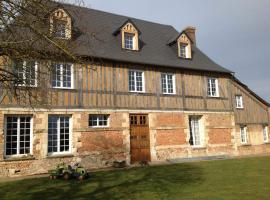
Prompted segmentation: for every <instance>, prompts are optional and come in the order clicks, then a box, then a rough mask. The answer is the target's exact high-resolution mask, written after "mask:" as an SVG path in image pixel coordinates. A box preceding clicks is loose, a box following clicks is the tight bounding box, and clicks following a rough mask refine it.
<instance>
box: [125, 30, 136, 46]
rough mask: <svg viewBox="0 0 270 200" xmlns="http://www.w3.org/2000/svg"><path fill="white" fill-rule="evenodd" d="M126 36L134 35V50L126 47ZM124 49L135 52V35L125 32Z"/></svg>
mask: <svg viewBox="0 0 270 200" xmlns="http://www.w3.org/2000/svg"><path fill="white" fill-rule="evenodd" d="M126 35H132V48H127V47H126ZM124 48H125V49H127V50H135V34H134V33H129V32H124Z"/></svg>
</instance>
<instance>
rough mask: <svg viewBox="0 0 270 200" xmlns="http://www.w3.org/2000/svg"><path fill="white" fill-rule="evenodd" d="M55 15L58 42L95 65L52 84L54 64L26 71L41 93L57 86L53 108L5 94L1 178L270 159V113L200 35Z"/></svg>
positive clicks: (60, 66) (60, 11) (96, 15)
mask: <svg viewBox="0 0 270 200" xmlns="http://www.w3.org/2000/svg"><path fill="white" fill-rule="evenodd" d="M78 13H79V14H78ZM80 15H83V18H80ZM52 16H53V17H52V18H51V23H53V26H52V27H51V29H56V32H55V33H56V37H59V38H60V39H63V40H66V41H67V42H70V43H76V42H79V43H80V45H78V46H77V47H76V48H74V49H73V51H74V52H75V54H76V55H78V56H80V57H83V58H86V60H87V58H89V59H88V60H89V63H86V64H84V66H81V65H80V64H78V63H67V62H63V61H57V62H52V65H53V68H54V69H55V70H54V71H53V72H52V73H53V74H52V78H51V80H50V81H48V82H47V83H42V84H41V83H40V82H38V81H36V78H37V77H36V71H37V70H42V66H43V64H44V62H47V61H44V60H36V61H27V60H25V61H24V62H21V63H20V64H21V65H25V66H26V67H28V68H29V70H28V71H27V73H26V72H24V73H23V74H22V75H23V76H24V77H26V78H28V79H29V80H28V81H27V85H28V86H29V85H30V86H31V87H33V90H39V89H41V88H42V87H43V84H49V85H50V91H49V92H50V94H51V98H48V99H47V101H49V102H50V109H48V108H46V107H42V105H41V106H38V107H36V108H35V109H33V108H31V107H27V106H26V105H22V104H20V102H18V101H15V100H14V99H13V98H12V97H10V96H9V95H6V96H4V95H0V98H1V104H0V176H6V175H13V174H30V173H44V172H47V170H48V169H50V168H52V167H54V166H55V165H56V164H58V163H60V162H66V163H72V162H81V163H82V164H83V165H84V166H86V167H87V168H98V167H106V166H111V164H112V163H113V161H116V160H117V161H122V160H125V161H126V162H127V163H128V164H133V163H136V162H140V161H164V160H173V159H179V158H194V157H207V156H242V155H251V154H262V153H269V152H270V144H269V128H268V126H269V104H268V103H267V102H266V101H264V100H263V99H262V98H260V97H259V96H257V95H256V94H255V93H254V92H252V91H251V90H250V89H249V88H248V87H247V86H245V85H244V84H243V83H241V82H240V81H239V80H237V79H236V78H235V77H234V75H233V73H232V72H231V71H230V70H227V69H225V68H223V67H221V66H220V65H218V64H216V63H215V62H213V61H212V60H211V59H210V58H209V57H207V56H206V55H205V54H204V53H203V52H202V51H201V50H200V49H199V48H198V47H197V46H196V34H195V28H193V27H188V28H186V29H184V30H183V31H181V32H178V31H177V30H176V29H174V28H173V27H172V26H169V25H163V24H158V23H153V22H148V21H144V20H139V19H134V18H129V17H125V16H120V15H116V14H111V13H107V12H102V11H97V10H93V9H89V8H84V7H78V6H72V5H61V6H60V7H58V8H56V9H55V10H53V11H52ZM54 20H56V21H54ZM78 30H80V34H77V33H78ZM74 32H76V34H74ZM90 35H91V37H90ZM93 35H94V36H95V37H92V36H93ZM27 63H28V64H27ZM21 87H24V86H23V85H22V86H21Z"/></svg>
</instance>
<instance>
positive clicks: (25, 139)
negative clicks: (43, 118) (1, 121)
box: [5, 116, 32, 156]
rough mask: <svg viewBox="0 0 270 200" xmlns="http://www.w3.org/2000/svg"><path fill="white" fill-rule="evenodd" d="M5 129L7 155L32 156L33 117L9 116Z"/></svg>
mask: <svg viewBox="0 0 270 200" xmlns="http://www.w3.org/2000/svg"><path fill="white" fill-rule="evenodd" d="M5 127H6V128H5V155H6V156H16V155H27V154H31V137H32V118H31V116H8V117H6V124H5Z"/></svg>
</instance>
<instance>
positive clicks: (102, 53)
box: [61, 4, 231, 73]
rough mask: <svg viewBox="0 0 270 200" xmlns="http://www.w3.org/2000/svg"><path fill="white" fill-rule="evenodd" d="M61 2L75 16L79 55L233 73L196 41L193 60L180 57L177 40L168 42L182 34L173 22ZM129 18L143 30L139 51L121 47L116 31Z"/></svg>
mask: <svg viewBox="0 0 270 200" xmlns="http://www.w3.org/2000/svg"><path fill="white" fill-rule="evenodd" d="M61 6H62V7H63V8H64V9H65V10H66V11H67V12H68V13H69V14H70V15H71V16H72V20H73V27H74V28H75V29H77V30H78V32H79V34H77V35H76V37H75V39H74V41H73V42H74V43H78V45H75V48H74V52H75V53H76V54H77V55H80V56H92V57H98V58H104V59H110V60H116V61H123V62H130V63H140V64H147V65H153V66H164V67H174V68H182V69H192V70H203V71H215V72H222V73H231V71H229V70H227V69H225V68H223V67H221V66H220V65H218V64H217V63H215V62H213V61H212V60H211V59H210V58H209V57H207V56H206V55H205V54H204V53H203V52H202V51H201V50H199V49H198V48H197V47H196V46H194V45H193V46H192V51H193V57H192V59H191V60H187V59H181V58H179V57H178V56H177V47H176V44H175V45H173V46H169V45H168V43H170V41H172V39H174V38H175V37H176V36H177V35H179V32H178V31H177V30H175V29H174V27H172V26H169V25H162V24H158V23H153V22H148V21H144V20H140V19H135V18H129V17H126V16H121V15H116V14H112V13H107V12H102V11H98V10H94V9H89V8H85V7H78V6H74V5H68V4H63V5H61ZM127 20H131V21H132V22H133V23H134V24H135V26H136V27H137V28H138V29H139V30H140V33H141V34H140V36H139V39H140V44H141V48H140V51H138V52H136V51H128V50H124V49H122V46H121V37H120V34H118V35H115V32H116V31H117V29H119V27H121V26H122V25H123V24H124V23H125V22H126V21H127Z"/></svg>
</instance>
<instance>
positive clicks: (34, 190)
mask: <svg viewBox="0 0 270 200" xmlns="http://www.w3.org/2000/svg"><path fill="white" fill-rule="evenodd" d="M0 199H16V200H17V199H23V200H26V199H37V200H42V199H91V200H96V199H104V200H110V199H112V200H116V199H127V200H131V199H140V200H148V199H155V200H156V199H166V200H167V199H168V200H169V199H177V200H180V199H181V200H182V199H198V200H204V199H205V200H212V199H213V200H223V199H226V200H231V199H235V200H249V199H252V200H254V199H255V200H264V199H265V200H268V199H270V157H259V158H245V159H235V160H222V161H207V162H197V163H184V164H176V165H168V166H157V167H143V168H133V169H128V170H122V171H109V172H108V171H107V172H95V173H93V174H92V177H91V178H90V179H89V180H87V181H84V182H78V181H76V180H72V181H64V180H49V179H48V178H39V179H28V180H21V181H12V182H7V183H0Z"/></svg>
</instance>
